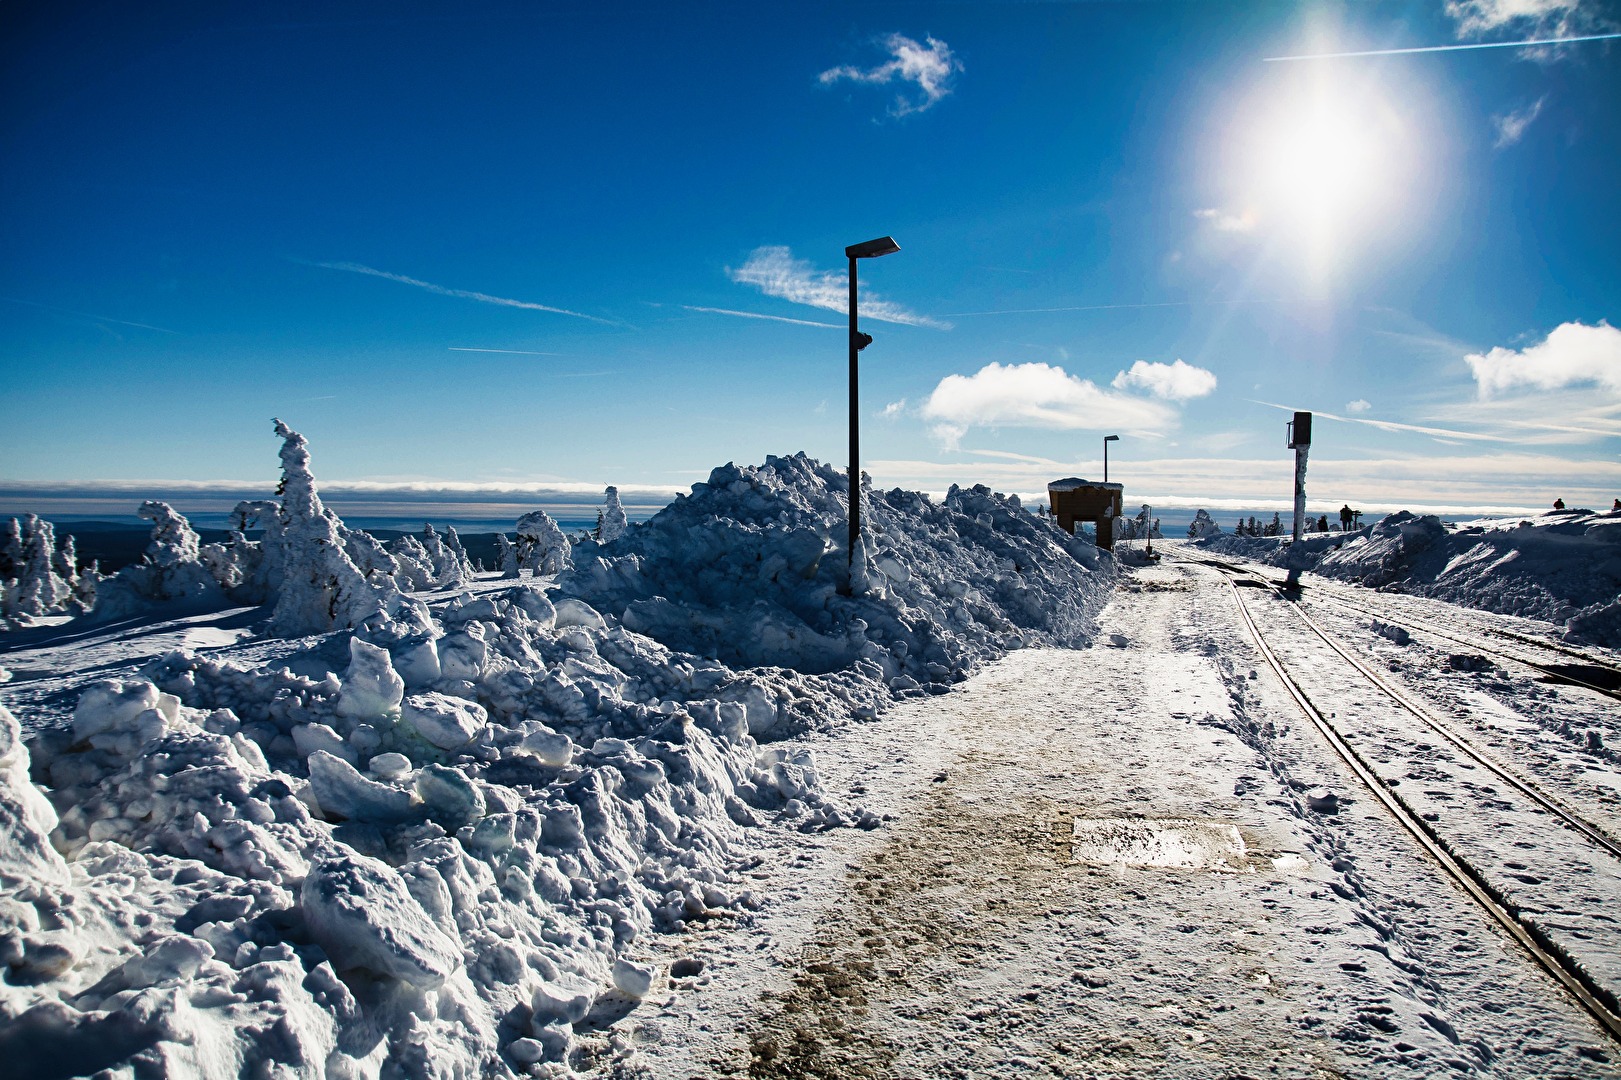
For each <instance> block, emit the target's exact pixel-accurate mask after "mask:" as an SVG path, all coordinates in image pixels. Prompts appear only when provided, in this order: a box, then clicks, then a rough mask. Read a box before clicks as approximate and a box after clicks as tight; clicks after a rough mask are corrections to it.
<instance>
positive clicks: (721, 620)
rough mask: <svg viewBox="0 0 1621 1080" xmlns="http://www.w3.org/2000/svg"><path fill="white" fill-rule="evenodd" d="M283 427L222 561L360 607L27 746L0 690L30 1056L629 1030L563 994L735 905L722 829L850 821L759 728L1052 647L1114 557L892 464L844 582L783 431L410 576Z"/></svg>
mask: <svg viewBox="0 0 1621 1080" xmlns="http://www.w3.org/2000/svg"><path fill="white" fill-rule="evenodd" d="M283 438H284V453H283V461H284V464H285V465H286V466H287V468H288V473H289V474H290V475H291V476H292V477H293V482H292V483H289V484H286V485H284V495H289V494H290V495H291V496H292V498H291V499H289V500H288V502H287V503H286V504H284V505H283V506H280V507H278V506H275V505H274V504H269V505H267V506H264V507H260V508H257V509H256V511H255V512H257V513H261V514H264V515H267V516H268V515H274V517H273V520H274V522H275V523H276V524H275V527H274V528H273V529H272V531H271V533H270V534H269V535H268V536H267V541H266V542H265V544H264V545H263V546H262V547H256V548H248V547H241V548H239V549H238V550H236V551H229V550H227V551H221V552H216V553H215V556H216V562H215V565H216V566H223V567H225V568H227V569H228V570H230V571H231V573H232V574H234V575H236V577H237V580H238V582H239V584H238V585H236V586H233V587H238V588H239V587H243V586H244V585H246V584H247V583H250V582H252V581H253V580H255V579H256V578H257V579H258V580H260V581H261V582H264V581H270V580H273V581H274V582H275V585H276V587H275V589H274V596H275V598H274V599H273V600H272V601H271V602H273V603H274V605H275V607H274V612H275V618H274V620H273V628H274V629H279V630H281V631H282V632H284V633H285V632H295V631H296V630H297V628H298V627H299V626H304V625H313V628H315V629H325V628H326V627H330V626H333V625H334V623H336V624H337V625H338V626H339V627H341V626H342V625H343V624H345V623H347V624H349V625H351V626H352V627H353V629H352V630H344V629H338V630H337V631H336V632H332V633H327V634H324V635H317V636H312V637H309V638H307V639H304V640H303V641H302V642H300V643H299V644H298V645H297V646H296V647H292V646H289V648H292V649H293V651H290V652H285V653H284V654H283V658H282V659H281V660H280V661H278V662H277V663H274V664H271V665H268V666H259V665H251V664H244V663H235V662H232V661H231V659H230V655H231V654H230V653H229V652H221V653H211V654H207V655H202V656H198V655H193V654H190V653H187V652H175V653H171V654H169V655H167V656H164V657H161V658H159V659H157V660H155V661H153V662H152V663H150V664H148V665H147V666H146V667H145V668H144V669H143V670H141V671H140V673H139V674H138V675H136V676H125V677H122V678H118V679H112V680H105V681H101V682H96V683H91V684H89V685H87V686H86V688H85V689H84V691H83V693H82V694H81V696H80V698H79V702H78V706H77V709H76V710H75V713H74V716H73V721H72V725H71V728H70V729H68V730H61V731H52V732H46V733H43V734H41V735H40V736H38V737H37V738H36V739H35V740H34V741H33V742H32V744H31V745H30V746H29V747H28V748H26V749H25V748H24V747H23V745H22V744H21V742H20V739H19V737H18V727H17V725H16V723H15V721H14V720H12V718H11V717H10V715H9V714H7V713H4V711H3V710H0V964H3V965H4V979H3V980H0V1054H3V1055H4V1058H5V1060H6V1061H7V1062H8V1064H9V1065H11V1066H14V1067H16V1068H18V1069H20V1070H21V1071H22V1072H23V1073H24V1074H27V1075H37V1076H42V1077H43V1076H55V1075H70V1074H75V1073H89V1072H95V1071H97V1070H99V1069H103V1068H112V1069H115V1070H118V1071H121V1072H123V1073H125V1074H128V1073H138V1074H140V1075H173V1076H180V1075H186V1076H199V1075H201V1076H237V1075H282V1076H310V1077H315V1076H380V1075H390V1076H427V1075H433V1076H508V1075H514V1074H517V1073H523V1072H527V1073H529V1074H532V1075H566V1074H568V1073H569V1072H570V1071H572V1070H577V1069H589V1068H590V1066H591V1064H592V1062H593V1060H596V1059H597V1058H598V1056H599V1055H607V1056H608V1057H612V1056H614V1055H615V1054H617V1053H619V1052H620V1049H622V1048H616V1047H615V1046H614V1045H613V1041H612V1040H613V1036H611V1035H609V1036H603V1035H590V1034H577V1033H576V1032H577V1027H578V1026H579V1025H581V1024H582V1022H584V1021H587V1019H588V1018H589V1017H591V1016H592V1015H593V1012H594V1011H600V1010H602V1009H605V1008H610V1007H611V1005H612V1002H613V1001H614V1000H615V999H616V998H617V999H619V1000H623V999H624V998H626V997H630V998H635V997H637V996H640V995H641V994H643V993H645V992H646V991H647V989H648V986H649V985H650V981H651V980H652V979H653V978H654V975H655V973H654V972H652V971H651V970H650V969H648V968H647V967H645V966H643V965H641V964H639V963H637V962H636V957H637V956H638V955H639V950H640V947H639V945H638V942H639V941H641V940H642V939H644V938H645V936H646V935H647V934H648V933H649V932H652V931H655V930H667V929H673V928H676V927H679V926H681V925H682V924H684V923H685V922H687V921H690V920H694V919H702V918H708V917H713V916H719V915H738V914H741V913H746V912H747V910H748V909H749V908H750V907H751V906H754V905H756V904H758V903H759V902H760V899H759V898H758V897H755V896H753V895H751V894H749V893H748V892H747V891H746V890H745V889H744V888H743V887H742V879H741V877H740V874H739V871H740V870H741V869H742V868H743V867H744V866H745V865H746V862H745V859H746V855H745V854H744V851H745V845H743V844H742V843H741V841H742V839H743V837H744V831H745V830H746V829H748V828H750V827H754V826H757V825H758V824H759V823H761V821H762V820H764V819H767V818H772V819H776V820H778V821H781V822H782V823H784V824H787V825H789V826H796V827H798V828H801V829H807V830H810V829H822V828H829V827H835V826H839V825H850V824H860V825H866V826H872V825H876V822H875V821H874V820H873V819H872V818H871V816H870V815H869V814H867V813H866V812H865V811H863V810H861V809H860V808H858V807H851V806H841V805H838V804H836V803H834V802H832V801H830V800H829V799H828V798H826V797H825V796H824V795H823V793H822V791H821V786H820V783H819V781H818V778H817V775H816V768H815V762H814V760H812V759H811V757H810V756H809V754H808V753H806V752H804V751H802V750H798V749H795V748H792V747H789V746H785V745H782V744H778V745H770V744H762V743H761V742H760V741H757V739H756V737H755V735H756V734H758V735H764V734H766V733H768V732H769V733H770V734H771V735H773V736H776V735H780V734H783V733H786V732H791V731H794V730H799V729H802V728H805V727H809V726H819V727H822V726H831V725H836V724H839V723H843V722H845V721H846V720H847V719H848V718H849V717H850V716H852V715H858V716H859V715H862V714H864V713H869V712H872V711H875V710H877V709H879V708H881V707H882V706H883V704H884V703H885V702H886V701H888V700H890V699H891V698H892V697H893V696H894V695H895V694H896V693H900V694H913V693H924V692H928V691H936V692H938V691H943V690H945V689H947V688H948V687H949V685H950V684H951V683H952V682H954V681H957V680H960V679H961V678H963V677H964V676H965V675H966V673H967V671H969V670H970V669H971V668H972V667H974V666H975V665H977V664H979V663H981V662H983V661H984V660H987V659H989V658H991V657H994V656H996V655H999V654H1000V653H1001V652H1002V651H1003V650H1005V649H1008V648H1012V647H1017V646H1019V645H1021V644H1026V643H1033V642H1037V641H1040V642H1050V643H1058V644H1079V643H1080V642H1081V641H1083V640H1084V638H1085V635H1086V632H1087V627H1088V625H1089V623H1090V618H1091V616H1092V615H1093V614H1094V613H1095V612H1096V610H1097V609H1098V608H1099V607H1101V605H1102V603H1103V602H1104V600H1105V599H1106V598H1107V593H1108V589H1109V587H1110V585H1111V584H1112V577H1113V571H1112V566H1113V564H1112V562H1111V561H1109V560H1107V559H1106V558H1100V557H1099V555H1098V554H1097V552H1096V551H1095V549H1093V548H1092V547H1091V546H1090V545H1088V544H1086V543H1084V541H1076V540H1075V539H1073V538H1071V537H1069V536H1067V534H1064V533H1062V532H1059V531H1058V530H1056V529H1054V528H1053V527H1051V526H1050V525H1047V524H1045V523H1043V522H1040V521H1038V520H1037V519H1036V518H1034V517H1032V516H1030V515H1028V514H1025V513H1024V512H1023V511H1022V510H1021V509H1020V508H1019V507H1018V504H1017V501H1016V500H1013V499H1006V498H1003V497H1001V496H998V495H993V494H992V493H990V492H988V491H986V490H984V489H974V490H972V491H956V490H954V491H953V492H952V494H951V496H950V497H948V498H947V499H946V500H945V502H944V503H943V504H935V503H932V502H931V501H930V500H928V499H927V498H926V497H924V496H922V495H916V494H910V493H903V492H890V493H888V494H885V495H878V496H874V497H872V498H871V499H870V501H869V502H868V503H867V507H868V517H867V521H868V524H869V526H870V528H869V529H868V530H867V532H866V534H865V537H864V541H863V545H862V548H861V551H860V556H861V557H860V558H859V559H858V562H857V573H856V581H855V588H854V589H853V590H851V591H853V592H854V593H855V595H852V596H842V595H840V594H839V585H840V584H842V583H843V582H844V571H843V564H844V553H843V552H842V551H840V550H838V549H837V547H836V546H835V539H834V538H836V537H839V536H841V535H842V532H843V527H844V520H845V519H844V511H843V505H842V496H843V491H844V486H845V485H844V482H843V480H842V478H841V477H840V475H839V474H838V473H836V472H834V471H833V470H831V469H828V468H826V467H824V466H821V465H818V464H817V463H815V462H813V461H810V460H808V459H806V458H804V457H803V456H796V457H793V458H783V459H772V460H770V461H768V462H767V464H766V465H764V466H761V467H759V468H737V467H734V466H727V467H725V468H722V469H717V470H716V471H715V473H714V474H713V475H712V476H711V478H710V482H709V483H708V484H701V485H696V486H695V488H694V491H693V494H692V495H691V496H690V497H689V498H686V499H683V500H680V501H678V502H677V503H676V504H675V505H674V506H672V507H670V508H668V509H667V510H666V511H664V512H663V513H661V514H660V515H659V516H658V517H656V518H655V519H653V521H651V522H648V523H645V524H643V525H639V526H632V527H630V528H629V529H627V530H626V531H625V532H624V533H623V534H622V535H621V536H620V537H619V538H618V539H617V540H615V541H613V542H611V543H608V544H605V545H597V544H595V543H585V544H581V545H578V546H577V547H576V549H575V551H574V553H573V554H574V559H575V562H576V569H575V570H573V571H572V572H570V573H569V574H568V575H567V576H566V577H565V578H564V580H563V588H562V589H561V591H558V592H556V593H555V595H548V594H549V593H551V592H554V586H553V584H552V583H551V582H550V581H547V580H544V579H521V580H519V581H516V582H513V581H506V580H490V581H486V582H481V583H478V584H477V585H476V586H475V587H473V588H470V589H469V590H467V591H464V592H462V593H461V594H460V595H457V596H454V597H452V598H450V599H440V600H437V601H435V602H434V603H433V604H431V605H429V604H425V603H424V602H423V601H422V600H421V599H418V598H416V597H411V596H408V595H404V594H402V593H401V592H400V591H399V580H398V578H397V576H396V575H397V574H398V573H399V572H400V570H399V564H398V562H397V561H393V562H391V561H390V560H391V558H392V557H391V556H390V555H389V553H388V552H385V551H383V550H382V549H381V547H380V546H375V545H373V546H365V545H364V544H363V541H362V540H361V538H362V537H363V536H364V534H354V533H351V532H350V531H349V530H346V529H345V528H344V527H343V525H342V522H341V521H339V520H338V519H337V518H336V516H335V515H333V514H332V513H331V512H330V511H329V510H326V509H325V508H324V507H322V506H321V505H320V502H319V499H318V497H317V495H316V493H315V490H314V483H313V477H309V476H308V468H307V462H308V457H307V452H306V451H305V450H304V447H303V444H302V440H301V439H298V438H297V437H296V433H292V432H290V431H286V432H284V433H283ZM154 515H155V516H156V517H158V518H159V519H161V520H162V521H165V522H167V521H168V519H167V518H164V517H162V515H161V514H160V513H159V512H158V511H156V510H154ZM169 524H170V525H171V526H172V528H170V529H169V534H172V535H168V539H169V541H171V542H172V543H170V544H169V545H168V546H169V547H173V548H175V549H176V550H177V551H178V550H181V549H186V550H187V551H189V549H188V548H187V544H186V540H185V536H184V535H183V532H182V531H181V530H180V529H179V527H178V525H175V524H174V523H172V522H170V523H169ZM531 531H533V530H531ZM537 535H539V534H538V533H537ZM548 535H549V534H548ZM299 537H302V538H303V540H300V541H298V542H295V540H296V539H297V538H299ZM303 541H309V546H310V547H312V548H313V549H314V550H315V552H316V556H315V557H304V556H303V555H302V554H301V552H303V551H304V550H305V544H304V542H303ZM167 550H168V548H167V547H166V548H165V551H167ZM426 550H427V549H426V547H425V546H424V551H426ZM412 557H413V558H415V555H414V554H413V556H412ZM430 558H431V553H430ZM198 560H202V561H204V562H206V559H205V558H204V557H203V554H202V553H201V552H199V553H198V555H197V557H196V558H192V557H190V556H189V555H188V556H187V557H186V558H179V559H177V560H173V561H171V563H170V564H171V565H186V566H190V565H193V564H194V563H196V562H197V561H198ZM558 561H559V562H561V560H558ZM153 562H154V563H155V562H156V560H153ZM267 564H268V566H267ZM391 566H392V567H393V569H391V568H390V567H391ZM457 572H459V571H457ZM216 580H217V579H216ZM221 587H222V588H223V587H224V586H223V585H222V586H221ZM267 592H268V590H267ZM655 639H660V640H655ZM751 732H752V733H754V734H751ZM34 785H39V787H37V788H36V787H35V786H34ZM41 791H43V793H44V797H42V796H41ZM581 1030H582V1031H583V1030H584V1029H581Z"/></svg>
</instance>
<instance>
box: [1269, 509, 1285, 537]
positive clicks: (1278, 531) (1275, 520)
mask: <svg viewBox="0 0 1621 1080" xmlns="http://www.w3.org/2000/svg"><path fill="white" fill-rule="evenodd" d="M1265 535H1267V536H1282V535H1283V520H1282V519H1281V518H1279V517H1278V513H1277V511H1276V510H1274V511H1273V512H1272V521H1271V522H1270V523H1269V524H1268V525H1267V526H1266V533H1265Z"/></svg>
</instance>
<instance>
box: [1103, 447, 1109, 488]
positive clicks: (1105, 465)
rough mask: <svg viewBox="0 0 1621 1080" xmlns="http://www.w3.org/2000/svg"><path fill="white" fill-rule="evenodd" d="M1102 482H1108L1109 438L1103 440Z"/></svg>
mask: <svg viewBox="0 0 1621 1080" xmlns="http://www.w3.org/2000/svg"><path fill="white" fill-rule="evenodd" d="M1103 482H1104V483H1105V484H1107V483H1108V482H1109V440H1108V439H1104V440H1103Z"/></svg>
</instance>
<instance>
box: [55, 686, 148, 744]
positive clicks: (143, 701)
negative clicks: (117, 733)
mask: <svg viewBox="0 0 1621 1080" xmlns="http://www.w3.org/2000/svg"><path fill="white" fill-rule="evenodd" d="M165 696H170V695H164V694H161V693H160V692H159V691H158V688H157V687H156V686H153V685H152V684H151V683H150V682H148V681H147V680H145V679H131V680H129V681H128V682H125V681H124V680H121V679H103V680H101V681H100V682H94V683H91V684H90V685H89V686H88V687H86V688H85V691H84V693H82V694H80V695H79V704H78V705H77V706H76V707H75V708H74V710H73V737H74V739H76V740H81V741H82V740H84V739H88V738H90V737H91V736H92V735H99V734H101V733H102V732H104V731H112V730H114V729H118V728H126V727H129V726H130V725H131V724H132V723H134V721H135V718H136V717H138V716H140V715H141V714H142V713H144V712H146V711H147V710H149V709H156V708H157V707H158V700H159V698H160V697H165Z"/></svg>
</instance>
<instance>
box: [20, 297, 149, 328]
mask: <svg viewBox="0 0 1621 1080" xmlns="http://www.w3.org/2000/svg"><path fill="white" fill-rule="evenodd" d="M0 300H4V301H6V302H7V303H8V304H24V305H26V306H28V307H31V308H39V309H40V310H41V311H54V312H56V314H58V315H72V316H73V317H74V318H76V319H89V320H90V321H91V322H98V323H117V324H118V325H119V326H133V327H135V328H136V329H137V330H156V331H157V332H158V333H160V334H175V335H180V331H178V330H167V329H164V328H163V327H161V326H153V325H151V324H150V323H144V322H130V321H129V320H128V319H114V318H110V317H108V316H106V315H92V314H90V313H89V312H88V311H72V310H69V309H68V308H59V307H52V306H51V305H50V304H41V303H40V302H39V301H37V300H20V299H18V298H17V297H15V296H0Z"/></svg>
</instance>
